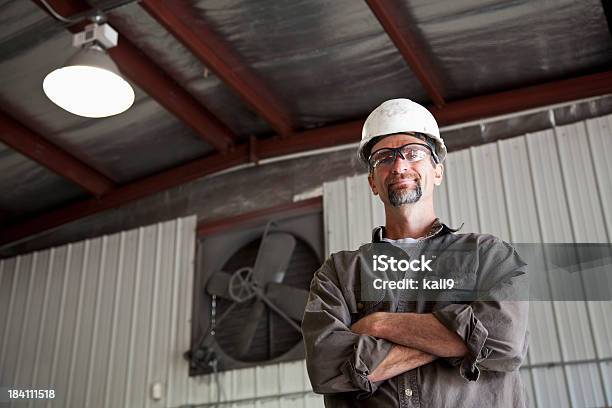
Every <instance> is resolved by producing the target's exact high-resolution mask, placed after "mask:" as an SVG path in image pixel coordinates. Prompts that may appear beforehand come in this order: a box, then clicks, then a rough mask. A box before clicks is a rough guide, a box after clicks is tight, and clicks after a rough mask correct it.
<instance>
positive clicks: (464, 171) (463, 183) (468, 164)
mask: <svg viewBox="0 0 612 408" xmlns="http://www.w3.org/2000/svg"><path fill="white" fill-rule="evenodd" d="M446 166H447V171H446V181H445V182H446V183H448V185H447V188H448V190H447V191H448V201H449V203H450V204H449V209H450V215H451V223H452V224H454V225H461V224H464V225H463V229H462V230H463V231H480V221H479V219H478V204H477V198H476V197H477V193H476V186H475V185H474V171H473V167H472V160H471V151H470V150H461V151H458V152H455V153H451V154H449V155H448V156H447V163H446Z"/></svg>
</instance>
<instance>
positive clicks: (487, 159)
mask: <svg viewBox="0 0 612 408" xmlns="http://www.w3.org/2000/svg"><path fill="white" fill-rule="evenodd" d="M497 149H498V147H497V144H496V143H489V144H486V145H484V146H480V147H477V148H476V147H472V148H470V161H471V163H472V168H473V170H474V173H473V174H474V186H475V191H476V209H477V210H478V219H479V221H480V228H479V231H481V232H487V233H490V234H494V235H496V236H498V237H500V238H501V239H504V240H506V241H509V240H510V229H509V226H508V211H507V209H506V197H505V191H504V179H503V178H502V174H501V165H500V162H499V154H498V150H497ZM466 231H468V230H466Z"/></svg>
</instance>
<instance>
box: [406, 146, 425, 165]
mask: <svg viewBox="0 0 612 408" xmlns="http://www.w3.org/2000/svg"><path fill="white" fill-rule="evenodd" d="M401 149H402V150H401V151H402V156H404V158H405V159H406V160H408V161H409V162H410V163H415V162H418V161H421V160H423V159H424V158H425V157H427V155H428V154H429V149H428V148H427V147H425V146H423V145H407V146H402V147H401Z"/></svg>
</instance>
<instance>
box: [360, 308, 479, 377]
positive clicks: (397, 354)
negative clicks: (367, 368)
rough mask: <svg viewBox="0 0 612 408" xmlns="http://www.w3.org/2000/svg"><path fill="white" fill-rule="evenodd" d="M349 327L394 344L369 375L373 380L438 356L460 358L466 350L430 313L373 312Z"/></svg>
mask: <svg viewBox="0 0 612 408" xmlns="http://www.w3.org/2000/svg"><path fill="white" fill-rule="evenodd" d="M351 330H352V331H353V332H354V333H357V334H366V335H370V336H374V337H378V338H382V339H386V340H388V341H390V342H392V343H395V344H394V346H393V348H392V349H391V351H390V352H389V354H388V355H387V356H386V357H385V359H384V360H383V361H382V362H381V363H380V364H379V365H378V366H377V367H376V368H375V369H374V371H372V373H371V374H370V375H368V379H369V380H371V381H375V382H376V381H382V380H386V379H388V378H391V377H394V376H396V375H399V374H401V373H403V372H406V371H409V370H412V369H414V368H416V367H420V366H422V365H425V364H428V363H430V362H432V361H433V360H435V359H436V358H438V357H461V356H463V355H465V354H466V353H467V351H468V350H467V347H466V345H465V343H464V342H463V340H462V339H461V338H460V337H459V336H458V335H457V334H456V333H454V332H451V331H450V330H449V329H447V328H446V326H444V325H443V324H442V323H440V321H439V320H438V319H437V318H436V317H435V316H434V315H433V314H431V313H427V314H418V313H384V312H378V313H372V314H371V315H368V316H366V317H364V318H362V319H361V320H359V321H358V322H356V323H355V324H353V325H352V326H351Z"/></svg>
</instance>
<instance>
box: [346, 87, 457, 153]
mask: <svg viewBox="0 0 612 408" xmlns="http://www.w3.org/2000/svg"><path fill="white" fill-rule="evenodd" d="M412 132H414V133H422V134H424V135H425V136H427V137H429V138H431V140H432V141H433V142H434V143H435V147H436V149H435V156H437V157H436V158H437V160H436V161H437V162H438V163H442V162H443V161H444V159H445V158H446V146H444V140H442V138H441V137H440V130H439V129H438V123H437V122H436V119H435V118H434V117H433V115H432V114H431V112H429V111H428V110H427V109H425V108H424V107H423V106H421V105H419V104H418V103H416V102H413V101H411V100H410V99H405V98H401V99H390V100H388V101H385V102H383V103H382V104H381V105H380V106H378V107H377V108H376V109H374V110H373V111H372V113H370V115H369V116H368V118H367V119H366V121H365V123H364V124H363V131H362V132H361V142H360V143H359V150H358V154H359V158H360V159H361V160H363V161H364V162H365V163H366V164H367V161H368V157H366V155H369V151H368V150H369V149H365V148H366V147H367V145H368V143H369V142H370V141H371V140H372V139H374V138H376V137H380V136H390V135H394V134H398V133H412ZM369 147H370V148H371V146H369ZM364 150H365V151H364Z"/></svg>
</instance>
